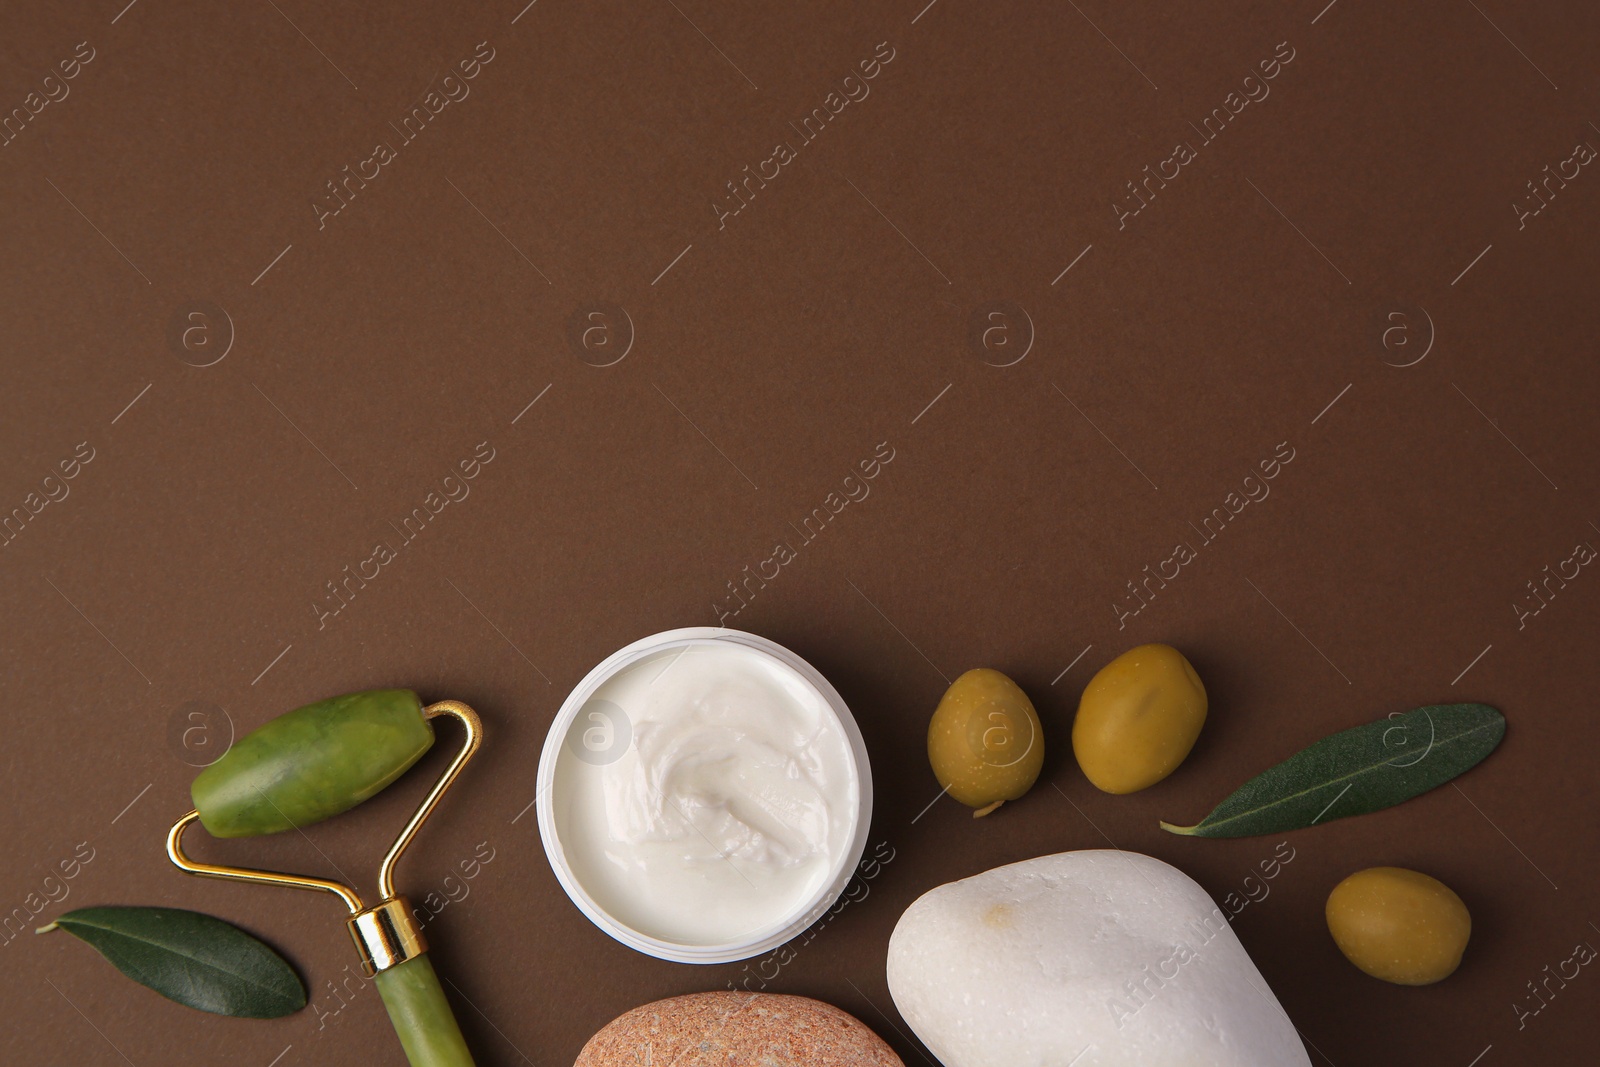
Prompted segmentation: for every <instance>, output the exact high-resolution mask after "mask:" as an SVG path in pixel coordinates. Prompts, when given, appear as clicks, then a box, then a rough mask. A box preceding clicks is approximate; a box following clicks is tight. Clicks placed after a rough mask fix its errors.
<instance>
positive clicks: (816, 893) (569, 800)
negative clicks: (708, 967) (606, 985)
mask: <svg viewBox="0 0 1600 1067" xmlns="http://www.w3.org/2000/svg"><path fill="white" fill-rule="evenodd" d="M756 640H759V639H756ZM773 647H774V648H778V646H773ZM779 651H784V650H781V649H779ZM789 655H791V656H792V654H789ZM799 662H801V663H803V661H799ZM602 666H604V665H602ZM818 680H819V681H820V676H819V678H818ZM823 685H826V683H823ZM829 692H830V693H831V688H830V689H829ZM575 695H576V694H575ZM832 695H833V698H834V699H835V700H837V694H832ZM839 706H840V707H841V708H842V706H843V705H842V702H841V703H840V704H839ZM566 714H567V709H563V715H566ZM845 715H846V716H848V711H846V712H845ZM559 727H560V723H559V721H558V724H557V728H558V729H559ZM849 729H850V733H851V734H855V729H854V722H853V721H851V722H850V727H849ZM553 735H554V731H553ZM554 740H555V738H554V736H552V743H553V742H554ZM852 740H854V742H855V745H859V735H858V734H855V736H854V738H852V737H851V736H849V735H847V733H846V728H845V726H844V724H843V722H842V721H841V719H840V717H839V715H838V714H837V713H836V711H835V709H834V707H833V706H831V704H830V701H829V699H828V698H826V697H825V696H824V695H823V693H822V692H821V691H819V688H818V686H817V684H816V683H815V682H813V681H811V680H808V679H807V678H806V677H803V676H802V675H801V674H800V673H799V672H798V671H797V670H796V669H795V668H794V667H792V666H790V665H789V664H787V663H785V662H784V661H783V660H781V659H780V658H778V657H777V656H775V655H773V654H771V653H769V652H767V651H764V650H762V649H761V648H758V647H752V646H751V645H749V644H744V643H740V642H738V641H731V640H700V641H692V642H686V643H679V644H676V645H672V646H669V647H665V648H661V649H659V650H657V651H654V652H650V653H648V654H646V655H644V656H643V657H642V658H638V659H635V660H633V661H632V662H627V663H625V664H624V665H623V666H621V667H620V668H619V669H617V670H615V672H614V673H610V674H608V675H606V676H605V677H604V678H603V680H602V681H600V683H599V685H598V686H597V687H596V688H594V689H593V691H592V692H591V693H588V694H587V695H586V696H585V697H584V698H583V700H582V703H581V705H579V706H578V707H577V708H576V714H573V715H572V716H571V718H570V722H569V723H568V724H567V726H566V728H565V734H564V737H563V738H562V740H561V743H560V746H559V751H558V753H557V754H556V756H555V765H554V769H553V773H552V776H551V779H550V783H549V785H550V796H549V798H548V809H549V811H548V820H547V818H546V813H545V812H541V829H543V828H544V826H545V824H546V822H547V821H548V822H549V823H550V824H551V828H552V829H553V830H554V832H555V833H556V835H557V836H558V838H559V851H560V853H561V858H562V860H563V862H564V864H565V866H566V868H567V871H568V872H569V873H570V876H571V878H572V879H573V880H574V881H575V882H576V883H577V887H578V888H579V889H580V891H581V894H582V895H584V896H587V897H588V898H589V901H590V902H591V903H592V904H593V905H594V906H596V907H597V908H598V909H599V910H600V911H601V912H603V913H604V914H605V915H606V916H607V917H609V919H610V920H612V921H614V922H615V923H618V924H621V925H622V926H624V927H626V928H627V929H628V930H631V931H633V932H635V933H637V934H641V935H643V936H644V937H645V938H648V939H652V940H655V941H660V942H666V943H668V944H669V945H682V946H726V945H751V944H757V943H759V942H760V941H761V940H762V939H763V938H767V937H769V936H771V935H774V934H779V935H781V934H782V932H783V931H784V928H785V927H786V926H792V925H793V924H794V923H795V922H796V921H797V918H798V919H800V920H801V921H802V922H808V921H809V919H810V918H814V917H815V915H810V916H805V915H803V913H804V912H805V911H806V909H807V908H808V906H812V905H813V904H814V903H815V902H816V901H817V900H818V898H819V897H821V896H822V895H823V894H824V893H825V891H827V890H828V889H829V888H830V885H831V884H833V883H837V886H836V887H835V888H833V893H834V894H837V892H838V890H839V889H842V888H843V883H842V878H841V867H842V866H844V865H848V866H853V864H854V862H855V858H856V856H855V853H859V851H860V847H861V843H862V841H861V837H862V834H861V832H860V831H862V830H864V827H861V826H860V822H861V819H862V797H861V781H860V775H859V773H858V767H857V761H856V756H855V747H854V746H853V745H852ZM550 754H551V753H550V749H549V748H547V758H548V757H549V755H550ZM548 846H549V842H547V848H548ZM552 859H553V860H554V859H555V857H554V855H553V856H552ZM557 871H558V874H559V873H561V871H560V866H559V865H558V867H557ZM847 874H848V870H845V875H846V876H847ZM567 888H568V891H569V893H571V892H572V888H573V887H572V886H568V887H567ZM831 899H832V897H831V896H829V897H828V898H827V899H824V900H822V901H821V907H822V908H825V907H826V906H827V904H828V903H831ZM574 900H575V901H576V900H579V896H578V895H574ZM582 906H583V904H582V902H581V901H580V907H582ZM585 910H586V911H587V910H589V909H588V908H585ZM816 910H817V911H819V912H820V908H819V909H816ZM591 918H595V916H594V915H592V914H591ZM602 925H604V924H602ZM611 932H613V934H614V935H615V931H611ZM793 932H798V930H795V931H793ZM789 936H792V933H791V934H789ZM781 939H786V938H781V937H780V940H781ZM635 947H640V946H638V945H635ZM647 950H648V949H647ZM740 955H742V953H741V954H740ZM735 958H737V957H735Z"/></svg>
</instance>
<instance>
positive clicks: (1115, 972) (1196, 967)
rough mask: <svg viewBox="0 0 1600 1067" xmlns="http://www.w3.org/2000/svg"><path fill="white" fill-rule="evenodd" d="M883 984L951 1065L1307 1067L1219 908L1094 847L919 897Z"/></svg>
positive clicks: (1146, 861)
mask: <svg viewBox="0 0 1600 1067" xmlns="http://www.w3.org/2000/svg"><path fill="white" fill-rule="evenodd" d="M888 971H889V992H890V993H891V994H892V995H893V996H894V1002H895V1005H896V1006H897V1007H898V1008H899V1009H900V1013H901V1014H902V1015H903V1016H905V1019H906V1021H907V1022H908V1023H910V1024H911V1028H912V1029H913V1030H915V1031H916V1033H917V1036H918V1037H920V1038H921V1039H922V1041H923V1043H924V1044H926V1045H927V1046H928V1048H929V1049H930V1050H932V1052H933V1053H934V1055H936V1056H938V1057H939V1059H940V1060H941V1061H942V1062H943V1063H944V1064H945V1067H1066V1065H1067V1064H1072V1065H1073V1067H1113V1065H1130V1067H1131V1065H1135V1064H1137V1065H1138V1067H1180V1065H1181V1067H1310V1063H1311V1061H1310V1059H1309V1058H1308V1057H1307V1056H1306V1052H1305V1049H1304V1047H1303V1046H1302V1045H1301V1043H1300V1038H1299V1036H1298V1035H1297V1034H1296V1032H1295V1029H1294V1026H1293V1025H1292V1024H1291V1023H1290V1022H1289V1018H1288V1016H1287V1015H1285V1014H1284V1011H1283V1008H1282V1007H1281V1006H1280V1005H1279V1004H1278V1001H1277V998H1276V997H1274V996H1273V995H1272V991H1271V990H1270V989H1268V988H1267V983H1266V981H1265V979H1263V978H1262V977H1261V972H1260V971H1258V970H1256V967H1255V964H1254V963H1252V962H1251V961H1250V957H1249V956H1248V955H1247V954H1246V953H1245V950H1244V946H1243V945H1241V944H1240V943H1239V939H1238V938H1237V937H1235V936H1234V933H1233V930H1232V928H1230V927H1229V925H1228V922H1227V920H1226V919H1225V918H1224V916H1223V913H1222V911H1221V910H1220V909H1219V908H1218V907H1217V906H1216V905H1215V904H1214V903H1212V900H1211V897H1210V896H1208V895H1207V893H1206V891H1205V890H1204V889H1202V888H1200V886H1199V885H1198V884H1196V883H1195V881H1194V880H1193V879H1191V878H1190V877H1188V876H1187V875H1185V874H1184V873H1183V872H1182V871H1179V870H1178V869H1177V868H1175V867H1172V866H1169V865H1168V864H1165V863H1163V862H1161V861H1160V860H1158V859H1155V858H1153V857H1150V856H1144V855H1140V854H1138V853H1133V852H1119V851H1113V850H1098V851H1084V852H1063V853H1059V854H1057V855H1054V856H1040V857H1038V858H1037V859H1031V860H1025V861H1023V862H1021V863H1013V864H1010V865H1009V866H1006V867H997V868H995V869H994V870H992V871H985V872H984V873H982V874H979V875H975V876H973V877H971V878H966V879H963V880H961V881H959V882H951V883H949V884H948V885H942V886H939V887H938V888H937V889H934V890H932V891H930V892H928V893H925V894H923V895H922V896H921V897H920V898H918V899H917V900H916V901H915V902H914V903H913V904H912V905H911V906H910V907H909V908H907V909H906V912H905V914H904V915H902V916H901V917H900V922H899V923H898V924H897V925H896V926H895V930H894V935H893V936H892V937H891V938H890V940H889V965H888Z"/></svg>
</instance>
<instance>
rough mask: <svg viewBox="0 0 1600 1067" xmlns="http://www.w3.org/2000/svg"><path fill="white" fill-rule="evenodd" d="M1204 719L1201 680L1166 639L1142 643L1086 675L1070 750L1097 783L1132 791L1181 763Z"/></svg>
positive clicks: (1110, 789)
mask: <svg viewBox="0 0 1600 1067" xmlns="http://www.w3.org/2000/svg"><path fill="white" fill-rule="evenodd" d="M1205 723H1206V687H1205V686H1203V685H1201V684H1200V676H1199V675H1198V674H1196V673H1195V672H1194V668H1193V667H1191V666H1190V665H1189V661H1188V660H1186V659H1184V658H1183V653H1181V652H1179V651H1178V650H1177V649H1175V648H1173V647H1172V646H1171V645H1140V646H1139V647H1138V648H1131V649H1129V650H1128V651H1126V652H1124V653H1123V654H1122V655H1120V656H1118V657H1117V658H1116V659H1114V660H1112V661H1111V662H1110V663H1108V664H1106V665H1105V666H1104V667H1102V668H1100V673H1099V674H1096V675H1095V676H1094V677H1093V678H1092V679H1090V680H1089V685H1088V686H1087V687H1086V688H1085V689H1084V691H1083V697H1082V699H1080V700H1079V701H1078V714H1077V717H1076V718H1075V719H1073V721H1072V751H1073V753H1074V754H1075V755H1076V756H1077V757H1078V766H1079V767H1081V768H1083V773H1084V775H1085V776H1086V777H1087V778H1088V779H1089V781H1091V782H1093V783H1094V785H1095V786H1096V788H1098V789H1101V790H1103V791H1104V792H1107V793H1137V792H1138V791H1139V790H1141V789H1146V788H1148V787H1150V786H1152V785H1155V784H1156V783H1157V782H1159V781H1161V779H1163V778H1165V777H1166V776H1167V775H1169V774H1171V773H1172V772H1173V771H1175V770H1177V769H1178V764H1180V763H1182V762H1183V761H1184V759H1185V758H1186V757H1187V756H1188V755H1189V750H1190V749H1191V748H1193V747H1194V743H1195V739H1196V738H1198V737H1199V736H1200V728H1201V727H1202V726H1204V725H1205Z"/></svg>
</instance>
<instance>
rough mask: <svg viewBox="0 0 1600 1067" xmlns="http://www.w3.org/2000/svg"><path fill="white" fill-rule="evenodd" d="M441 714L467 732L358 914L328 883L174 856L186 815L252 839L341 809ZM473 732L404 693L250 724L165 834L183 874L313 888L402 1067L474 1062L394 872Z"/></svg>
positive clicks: (357, 696)
mask: <svg viewBox="0 0 1600 1067" xmlns="http://www.w3.org/2000/svg"><path fill="white" fill-rule="evenodd" d="M441 715H448V716H451V717H453V718H455V719H456V720H458V721H459V722H460V723H461V725H462V727H463V728H464V729H465V734H466V736H465V738H464V740H463V741H462V745H461V750H460V751H459V752H457V753H456V757H455V759H454V760H453V761H452V762H451V764H450V766H449V767H448V768H447V769H446V770H445V772H444V774H443V776H442V777H440V779H439V781H438V782H437V783H436V784H435V785H434V787H433V789H432V791H430V792H429V793H428V795H427V797H425V798H424V799H423V801H422V803H421V805H419V806H418V808H417V810H416V812H415V813H414V814H413V815H412V816H411V820H410V821H409V822H407V823H406V825H405V828H404V829H402V830H401V831H400V836H399V837H397V838H395V841H394V844H393V845H391V846H389V852H388V854H387V855H386V856H384V857H383V863H382V864H381V865H380V866H379V868H378V893H379V894H380V895H381V896H382V897H383V899H382V900H381V901H379V902H378V903H377V904H375V905H373V906H371V907H368V906H366V905H365V904H363V903H362V901H361V898H360V897H358V896H357V895H356V893H355V890H354V889H352V888H350V887H349V886H345V885H341V884H340V883H338V882H332V881H328V880H326V879H322V878H309V877H304V876H302V875H296V874H280V873H278V872H276V871H261V870H253V869H250V868H244V867H220V866H214V865H212V864H209V863H197V862H195V861H194V860H191V859H190V858H189V857H188V856H186V855H185V854H184V851H183V831H184V830H185V829H186V828H187V827H188V825H189V824H190V823H192V822H194V821H195V820H196V819H198V820H200V824H201V825H202V826H204V827H205V828H206V829H207V830H208V831H210V833H211V835H212V836H213V837H253V836H255V835H257V834H275V833H278V832H280V831H282V830H289V829H298V828H300V827H303V826H308V825H310V824H311V823H315V822H320V821H321V820H323V819H326V818H329V817H330V816H333V815H338V814H339V813H340V812H343V811H348V810H349V809H351V808H353V807H355V806H356V805H357V804H359V803H361V802H362V801H363V800H366V799H368V798H369V797H371V796H373V795H375V794H376V793H378V792H380V791H381V790H382V789H383V788H384V787H385V786H387V785H389V783H391V782H393V781H394V780H395V779H397V778H399V777H400V776H401V775H402V774H404V773H405V772H406V770H407V769H408V768H410V766H411V765H412V764H413V763H415V762H416V761H417V760H418V759H420V758H421V757H422V755H423V753H425V752H427V751H428V749H429V748H431V747H432V746H433V721H432V720H434V719H436V718H438V717H440V716H441ZM482 737H483V727H482V724H481V723H480V722H479V721H478V715H477V713H476V712H475V711H473V710H472V709H471V708H469V707H467V706H466V705H465V704H463V703H461V702H460V701H456V700H442V701H440V702H439V703H437V704H429V705H428V706H427V707H423V706H422V702H421V701H420V700H418V699H417V694H415V693H413V692H411V691H410V690H409V689H372V690H368V691H366V692H362V693H350V694H347V695H345V696H339V697H332V698H330V699H328V700H323V701H319V702H317V703H315V704H307V705H306V706H305V707H303V708H297V709H295V710H294V711H291V712H288V713H287V714H284V715H280V716H278V717H277V718H276V719H272V720H271V721H269V722H267V723H265V724H264V725H262V726H260V727H257V728H256V729H255V730H253V731H251V732H250V733H248V734H246V735H245V736H244V737H242V738H240V739H239V740H238V741H237V742H236V743H235V744H234V746H233V747H232V748H231V749H229V750H228V752H227V753H226V754H225V755H224V756H223V757H222V758H221V759H219V760H217V762H215V763H213V764H212V765H211V766H209V767H207V768H206V769H205V770H203V771H201V772H200V774H199V776H198V777H196V778H195V780H194V785H193V786H192V787H191V789H190V795H191V796H192V797H193V799H194V807H195V810H194V811H191V812H189V814H187V815H185V816H184V817H183V818H181V819H179V820H178V821H177V822H176V823H174V824H173V826H172V829H171V830H170V831H169V832H168V833H167V855H168V857H170V858H171V860H172V862H173V863H175V864H177V866H178V867H180V868H181V869H183V870H185V871H187V872H188V873H190V874H199V875H205V876H206V877H209V878H234V879H238V880H239V881H243V882H259V883H262V884H265V885H285V886H294V887H295V888H298V889H320V890H322V891H324V892H327V893H333V894H334V895H335V896H337V897H339V899H341V900H343V901H344V903H345V906H346V907H348V908H349V909H350V919H349V920H348V922H347V924H346V925H347V926H348V927H349V929H350V936H351V937H352V938H353V939H354V940H355V943H356V950H357V951H358V952H359V953H360V954H361V966H362V969H363V970H364V971H365V972H366V973H367V975H368V976H369V977H371V978H372V979H373V981H374V983H375V984H376V985H377V987H378V993H379V995H380V996H382V997H383V1004H384V1007H386V1008H387V1009H388V1011H389V1019H390V1021H391V1022H392V1023H394V1028H395V1032H396V1033H397V1034H399V1035H400V1044H401V1045H402V1046H403V1047H404V1048H405V1052H406V1058H407V1059H408V1060H409V1061H410V1063H411V1065H412V1067H472V1054H471V1053H470V1052H468V1051H467V1046H466V1042H465V1041H463V1040H462V1037H461V1029H460V1027H458V1026H457V1025H456V1020H455V1016H454V1015H452V1014H451V1012H450V1005H449V1003H448V1002H447V1001H446V1000H445V996H444V991H443V990H442V989H440V988H439V979H438V977H437V976H436V975H435V974H434V972H433V964H432V963H430V962H429V961H428V957H427V955H426V953H427V951H428V943H427V941H426V940H424V938H423V936H422V930H421V928H420V927H419V926H418V925H417V921H416V919H415V918H414V917H413V916H412V914H411V906H410V904H409V902H407V900H406V899H405V898H404V897H402V896H398V895H397V894H396V893H395V891H394V865H395V863H396V861H398V860H399V859H400V855H401V853H403V852H404V851H405V850H406V846H407V845H409V844H411V839H412V838H413V837H414V836H416V833H417V830H418V828H419V827H421V826H422V824H423V822H424V821H425V820H426V819H427V818H428V815H429V814H430V813H431V812H432V811H433V808H434V805H436V804H437V803H438V802H439V798H440V797H441V796H443V795H444V792H445V790H446V789H448V788H450V784H451V783H452V782H454V781H455V778H456V775H458V774H459V773H461V768H462V767H464V766H465V765H466V762H467V760H469V759H471V758H472V754H473V753H474V752H476V751H477V750H478V745H479V743H480V741H481V740H482Z"/></svg>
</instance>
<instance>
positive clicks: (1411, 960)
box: [1326, 867, 1472, 985]
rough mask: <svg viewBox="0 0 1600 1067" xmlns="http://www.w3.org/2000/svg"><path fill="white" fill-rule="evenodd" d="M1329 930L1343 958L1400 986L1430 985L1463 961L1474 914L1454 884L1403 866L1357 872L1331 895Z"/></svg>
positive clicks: (1377, 976) (1470, 934) (1373, 868)
mask: <svg viewBox="0 0 1600 1067" xmlns="http://www.w3.org/2000/svg"><path fill="white" fill-rule="evenodd" d="M1326 912H1327V919H1328V932H1329V933H1330V934H1332V935H1333V941H1334V944H1336V945H1338V946H1339V951H1340V952H1343V953H1344V955H1345V959H1347V960H1349V961H1350V962H1351V963H1353V964H1355V965H1356V966H1357V967H1359V968H1361V969H1362V970H1363V971H1366V972H1367V973H1368V974H1370V975H1372V977H1374V978H1381V979H1383V980H1384V981H1385V982H1393V983H1395V984H1396V985H1431V984H1432V983H1434V982H1437V981H1440V980H1441V979H1444V978H1448V977H1450V975H1451V973H1452V972H1454V971H1455V969H1456V968H1457V967H1458V966H1460V964H1461V954H1462V953H1463V952H1465V951H1466V948H1467V940H1468V938H1470V937H1471V936H1472V916H1471V914H1469V913H1468V911H1467V906H1466V905H1465V904H1463V903H1462V902H1461V898H1460V897H1458V896H1456V895H1455V892H1454V891H1453V890H1451V888H1450V887H1449V886H1447V885H1445V884H1444V883H1443V882H1441V881H1439V880H1438V879H1437V878H1430V877H1428V876H1427V875H1425V874H1422V873H1420V872H1418V871H1408V870H1406V869H1405V868H1404V867H1369V868H1368V869H1366V870H1364V871H1357V872H1356V873H1355V874H1352V875H1351V876H1350V877H1348V878H1346V879H1345V880H1344V881H1342V882H1340V883H1339V884H1338V885H1336V886H1334V887H1333V892H1332V893H1329V894H1328V906H1327V909H1326Z"/></svg>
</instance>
